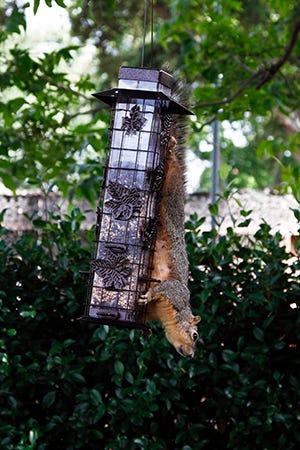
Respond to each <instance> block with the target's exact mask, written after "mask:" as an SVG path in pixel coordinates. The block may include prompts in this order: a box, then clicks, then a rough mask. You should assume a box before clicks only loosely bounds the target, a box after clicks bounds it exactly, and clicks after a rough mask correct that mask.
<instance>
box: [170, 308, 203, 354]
mask: <svg viewBox="0 0 300 450" xmlns="http://www.w3.org/2000/svg"><path fill="white" fill-rule="evenodd" d="M200 320H201V319H200V316H193V315H191V316H189V317H188V318H186V319H184V320H180V318H178V320H177V321H176V322H175V323H173V325H172V326H170V327H166V328H165V332H166V337H167V339H168V341H169V342H170V343H171V344H172V345H173V346H174V347H175V349H176V350H177V352H178V353H179V354H180V355H181V356H184V357H186V356H192V357H193V356H194V353H195V347H196V342H197V341H198V339H199V335H198V330H197V324H198V323H199V322H200Z"/></svg>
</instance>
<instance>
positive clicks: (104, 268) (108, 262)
mask: <svg viewBox="0 0 300 450" xmlns="http://www.w3.org/2000/svg"><path fill="white" fill-rule="evenodd" d="M121 251H122V250H121ZM115 252H117V253H115ZM128 264H129V259H128V258H127V257H126V255H125V254H124V253H123V254H122V253H120V250H119V249H118V248H117V247H116V248H115V249H114V251H113V249H109V248H108V249H107V250H106V258H105V259H103V258H99V259H95V260H94V261H92V262H91V269H92V270H93V271H95V273H96V274H97V275H99V276H100V277H102V278H103V287H104V288H105V289H123V287H124V286H125V284H126V283H127V281H128V277H129V275H130V274H131V268H130V267H129V266H128Z"/></svg>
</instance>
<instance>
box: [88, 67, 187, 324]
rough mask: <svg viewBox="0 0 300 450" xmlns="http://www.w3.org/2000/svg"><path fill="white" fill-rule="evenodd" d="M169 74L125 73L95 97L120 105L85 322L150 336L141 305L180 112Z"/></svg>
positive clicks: (124, 69)
mask: <svg viewBox="0 0 300 450" xmlns="http://www.w3.org/2000/svg"><path fill="white" fill-rule="evenodd" d="M173 86H174V79H173V77H172V76H171V75H169V74H168V73H166V72H165V71H163V70H158V69H141V68H129V67H121V69H120V72H119V83H118V88H116V89H111V90H108V91H104V92H100V93H96V94H93V95H94V96H95V97H96V98H97V99H99V100H101V101H103V102H105V103H107V104H109V105H110V106H111V107H112V121H111V127H110V134H109V152H108V155H107V162H106V166H105V171H104V178H103V184H102V190H101V201H100V203H101V205H102V207H101V209H100V208H98V210H97V225H96V246H95V247H96V248H95V256H94V259H93V260H92V261H91V270H90V276H89V285H88V293H87V302H86V306H85V313H84V316H83V317H82V319H83V320H85V321H92V322H97V323H102V324H107V325H114V326H119V327H128V328H140V329H143V330H149V326H148V325H147V324H146V322H145V320H146V306H145V305H141V304H140V302H139V299H140V298H141V296H143V295H145V294H146V293H147V291H148V289H149V287H150V283H153V282H159V281H160V280H153V279H152V278H151V273H152V270H153V266H152V265H153V255H154V249H155V240H156V230H157V227H158V223H159V205H160V198H161V191H162V186H163V181H164V167H165V151H166V146H167V144H168V142H169V139H170V133H171V126H172V121H173V114H191V113H190V111H189V110H188V109H186V108H185V107H184V106H182V105H180V104H179V103H177V102H176V101H175V100H174V99H173V98H172V88H173Z"/></svg>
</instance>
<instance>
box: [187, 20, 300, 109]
mask: <svg viewBox="0 0 300 450" xmlns="http://www.w3.org/2000/svg"><path fill="white" fill-rule="evenodd" d="M299 32H300V21H299V22H297V23H296V24H295V26H294V29H293V32H292V36H291V39H290V41H289V43H288V45H287V46H286V48H285V51H284V53H283V55H282V57H281V58H279V59H278V60H277V61H276V62H275V63H274V64H272V65H268V64H265V65H264V66H263V67H262V68H260V69H259V70H257V71H256V72H254V73H252V75H251V76H250V77H249V78H247V79H246V80H245V81H244V82H243V83H242V84H241V85H240V86H239V88H238V89H237V90H236V91H235V92H234V93H233V94H232V95H230V96H229V97H227V98H225V99H223V100H218V101H214V102H203V103H199V104H197V105H195V106H194V108H205V107H208V106H222V105H228V104H229V103H231V102H232V101H233V100H235V99H236V98H237V97H238V96H239V95H240V94H241V93H242V92H243V91H244V90H246V89H247V88H248V86H249V85H250V84H251V83H252V82H253V81H254V80H257V79H260V81H259V83H258V84H257V85H256V89H260V88H261V87H262V86H263V85H264V84H266V83H268V82H269V81H270V80H271V79H272V78H273V77H274V76H275V75H276V74H277V72H278V71H279V70H280V69H281V67H282V66H283V65H284V64H285V63H286V62H287V60H288V59H289V57H290V55H291V53H292V51H293V48H294V47H295V45H296V43H297V40H298V35H299Z"/></svg>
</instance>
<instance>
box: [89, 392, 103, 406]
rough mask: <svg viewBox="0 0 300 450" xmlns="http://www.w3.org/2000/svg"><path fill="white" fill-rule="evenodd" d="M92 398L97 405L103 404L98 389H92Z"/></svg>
mask: <svg viewBox="0 0 300 450" xmlns="http://www.w3.org/2000/svg"><path fill="white" fill-rule="evenodd" d="M90 397H91V400H92V402H93V403H94V404H95V405H98V404H99V403H102V396H101V394H100V392H99V391H98V390H97V389H91V390H90Z"/></svg>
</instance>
